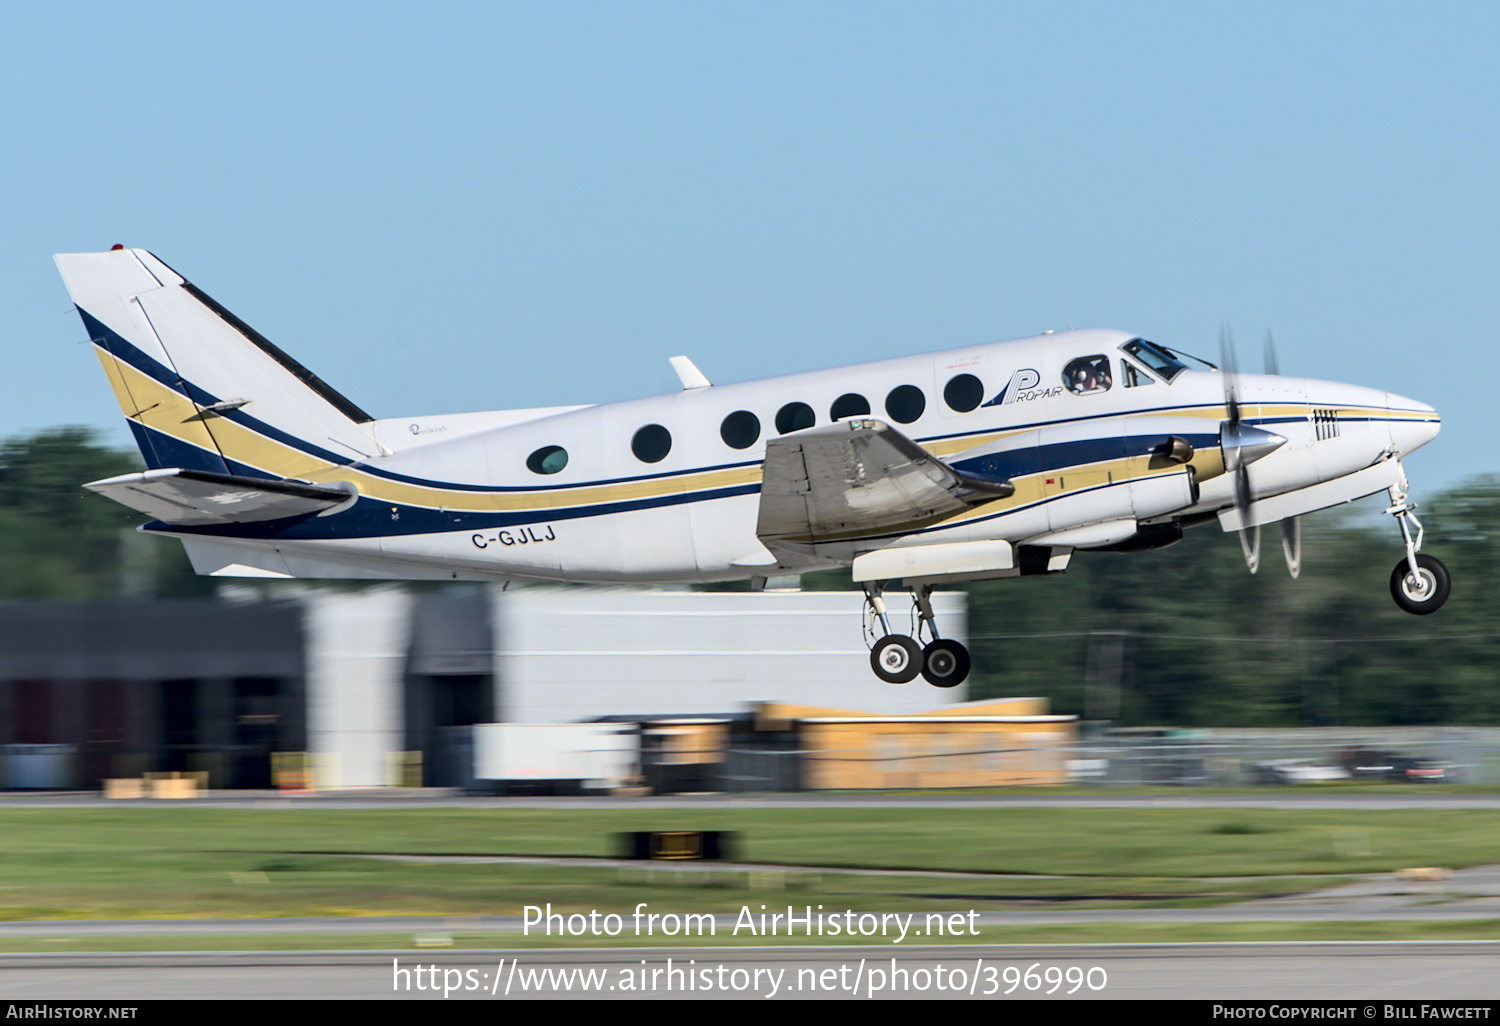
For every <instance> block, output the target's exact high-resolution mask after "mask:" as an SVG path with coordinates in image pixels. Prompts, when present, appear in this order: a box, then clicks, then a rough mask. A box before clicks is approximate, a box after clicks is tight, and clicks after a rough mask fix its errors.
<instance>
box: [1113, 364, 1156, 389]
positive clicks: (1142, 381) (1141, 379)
mask: <svg viewBox="0 0 1500 1026" xmlns="http://www.w3.org/2000/svg"><path fill="white" fill-rule="evenodd" d="M1120 366H1121V367H1122V368H1124V370H1125V387H1126V388H1135V387H1136V386H1137V385H1154V384H1156V379H1155V378H1153V377H1152V376H1151V375H1149V374H1147V373H1146V372H1145V371H1143V370H1141V369H1140V368H1139V367H1137V366H1136V365H1135V364H1133V363H1131V362H1130V361H1129V360H1121V361H1120Z"/></svg>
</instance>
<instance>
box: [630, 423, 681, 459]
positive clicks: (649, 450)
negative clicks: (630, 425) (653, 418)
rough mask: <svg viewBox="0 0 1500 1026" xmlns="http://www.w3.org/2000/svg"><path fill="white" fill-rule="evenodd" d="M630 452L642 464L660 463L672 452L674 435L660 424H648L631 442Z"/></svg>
mask: <svg viewBox="0 0 1500 1026" xmlns="http://www.w3.org/2000/svg"><path fill="white" fill-rule="evenodd" d="M630 451H631V452H633V453H635V458H636V459H638V460H640V461H641V462H642V463H660V462H661V461H662V460H664V459H666V458H667V453H669V452H671V451H672V433H671V432H670V431H668V430H667V429H666V428H664V427H662V426H661V425H660V424H647V425H646V426H645V427H643V428H641V429H640V430H639V431H637V432H636V433H635V437H634V438H632V439H631V440H630Z"/></svg>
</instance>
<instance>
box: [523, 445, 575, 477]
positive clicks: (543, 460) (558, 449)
mask: <svg viewBox="0 0 1500 1026" xmlns="http://www.w3.org/2000/svg"><path fill="white" fill-rule="evenodd" d="M567 465H568V450H566V449H564V448H563V447H562V446H560V445H544V446H543V447H542V448H540V449H538V450H537V451H536V452H534V453H532V454H531V455H530V456H528V457H526V469H527V470H530V471H531V472H532V473H533V474H555V473H557V472H558V471H559V470H561V469H562V468H563V467H566V466H567Z"/></svg>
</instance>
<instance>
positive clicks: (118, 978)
mask: <svg viewBox="0 0 1500 1026" xmlns="http://www.w3.org/2000/svg"><path fill="white" fill-rule="evenodd" d="M1497 965H1500V941H1473V942H1467V943H1461V942H1434V943H1428V944H1422V943H1409V942H1389V943H1387V942H1376V943H1367V944H1340V943H1336V944H1209V945H1164V944H1149V945H1147V944H1142V945H1136V944H1127V945H1026V946H1009V945H970V946H955V947H924V948H908V949H902V950H900V951H892V950H890V949H889V948H869V947H865V948H816V949H806V948H804V949H764V948H762V949H739V950H733V951H726V950H723V949H701V948H700V949H686V948H676V949H661V948H657V949H633V950H607V951H606V950H597V949H595V950H584V951H570V952H555V951H554V952H538V951H485V952H462V951H454V952H442V953H434V952H423V951H416V952H414V951H389V952H300V953H287V954H263V953H247V954H234V953H229V954H223V953H220V954H212V955H183V954H170V955H151V954H140V955H76V956H57V955H5V956H0V999H4V1000H11V1001H15V1000H26V999H45V998H51V999H67V1000H115V1001H132V1000H150V999H174V998H194V999H234V1000H244V999H256V998H292V999H334V1000H349V999H361V1000H367V999H389V998H397V999H406V1000H425V1001H440V1002H441V1001H447V1000H458V999H465V998H467V999H478V1000H486V1001H514V1000H523V999H536V998H571V999H589V1000H601V999H606V1000H617V999H619V998H627V997H629V998H649V999H658V1000H659V999H672V998H689V999H693V1000H701V999H704V998H730V999H734V998H738V999H754V1000H766V999H835V1000H853V999H858V1000H865V999H881V998H904V999H912V998H920V999H931V998H947V999H960V1000H971V999H972V1000H978V999H989V1000H1022V999H1026V998H1032V999H1038V1000H1050V1001H1078V1000H1089V999H1097V998H1106V999H1115V1000H1118V999H1132V998H1136V999H1142V998H1144V999H1186V1000H1212V1001H1234V1000H1242V1001H1271V1000H1283V1001H1297V1000H1337V1001H1348V1002H1350V1003H1351V1004H1353V1005H1357V1006H1361V1008H1362V1007H1363V1006H1366V1005H1378V1004H1379V1003H1380V1002H1382V1001H1423V1000H1426V1001H1433V1000H1473V1001H1480V1002H1488V1001H1493V1000H1495V999H1496V998H1500V973H1497V972H1496V968H1497ZM507 989H508V993H507ZM1048 990H1051V991H1052V993H1050V994H1048V993H1046V991H1048ZM1070 990H1071V991H1072V993H1071V994H1070V993H1068V992H1069V991H1070ZM1007 991H1009V993H1006V992H1007Z"/></svg>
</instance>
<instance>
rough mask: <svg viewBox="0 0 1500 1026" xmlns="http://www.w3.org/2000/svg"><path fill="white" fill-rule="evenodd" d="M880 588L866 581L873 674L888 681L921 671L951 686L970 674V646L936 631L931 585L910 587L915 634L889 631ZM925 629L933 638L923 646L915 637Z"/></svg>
mask: <svg viewBox="0 0 1500 1026" xmlns="http://www.w3.org/2000/svg"><path fill="white" fill-rule="evenodd" d="M883 590H884V588H883V586H882V585H878V584H866V585H865V610H866V613H867V616H866V623H865V633H866V634H867V635H868V636H869V637H870V638H871V639H872V640H873V643H872V644H871V646H870V668H871V669H872V670H874V671H875V676H877V677H879V678H880V679H881V680H883V681H885V682H886V683H887V684H906V683H909V682H910V681H913V680H915V679H916V677H917V674H919V673H920V674H921V675H922V676H923V677H925V678H927V683H929V684H931V685H933V686H934V687H939V688H954V687H958V685H960V684H962V683H963V682H964V678H966V677H968V675H969V665H970V663H969V650H968V649H966V648H964V646H963V645H961V644H959V643H958V642H957V641H953V640H951V639H949V638H943V637H940V636H939V635H938V631H937V618H936V617H935V616H934V615H933V612H932V586H931V585H918V586H917V587H915V588H913V589H912V605H913V611H914V612H915V614H916V617H915V618H916V622H917V627H916V631H915V633H916V635H917V637H915V638H913V637H908V636H907V635H905V634H896V633H894V632H893V631H892V629H891V620H890V617H889V616H888V615H887V613H886V607H885V599H884V598H883V597H882V595H881V593H882V592H883ZM876 624H879V628H880V629H879V630H878V631H877V630H876ZM924 633H925V634H926V635H927V636H928V637H930V638H931V639H932V640H931V641H930V642H929V643H928V644H927V645H926V646H925V647H923V645H922V643H921V642H920V641H918V640H917V638H920V637H921V636H922V635H923V634H924Z"/></svg>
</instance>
